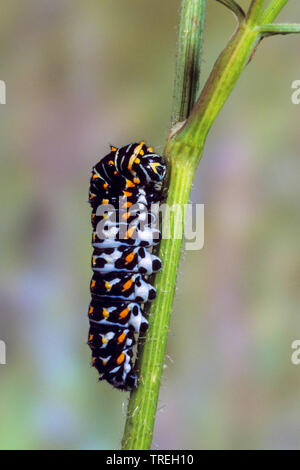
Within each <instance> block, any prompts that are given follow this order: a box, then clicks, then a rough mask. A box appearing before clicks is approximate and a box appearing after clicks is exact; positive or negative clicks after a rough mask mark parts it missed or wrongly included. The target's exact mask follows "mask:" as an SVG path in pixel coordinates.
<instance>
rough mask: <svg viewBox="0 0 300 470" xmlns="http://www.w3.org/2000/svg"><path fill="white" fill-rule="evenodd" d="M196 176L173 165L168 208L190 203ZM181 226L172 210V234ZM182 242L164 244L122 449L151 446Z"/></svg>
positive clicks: (181, 164)
mask: <svg viewBox="0 0 300 470" xmlns="http://www.w3.org/2000/svg"><path fill="white" fill-rule="evenodd" d="M193 176H194V171H193V168H191V167H189V166H188V165H186V164H184V162H183V161H181V162H175V163H174V164H173V165H172V168H171V177H170V186H169V194H170V197H169V198H168V201H167V203H168V205H169V207H172V206H173V204H175V205H178V206H179V207H183V206H184V205H185V204H187V203H188V201H189V195H190V190H191V186H192V182H193ZM182 226H183V220H182V217H181V213H180V211H178V210H175V211H170V233H171V234H174V233H175V232H176V233H178V227H182ZM181 242H182V240H181V239H176V238H174V237H171V238H170V239H163V240H162V242H161V246H160V257H161V259H162V262H163V269H162V271H161V272H160V273H159V274H158V275H157V277H156V283H155V287H156V290H157V298H156V301H155V302H154V303H153V307H152V308H151V310H150V314H149V330H148V334H147V338H146V341H145V344H144V346H143V351H142V355H141V359H140V362H139V369H140V377H139V387H138V389H137V390H136V391H135V392H133V393H132V395H131V399H130V403H129V408H128V418H127V423H126V427H125V433H124V438H123V449H128V450H137V449H139V450H140V449H142V450H143V449H144V450H145V449H149V448H150V446H151V442H152V434H153V426H154V420H155V414H156V408H157V401H158V394H159V388H160V380H161V374H162V369H163V364H164V357H165V350H166V343H167V337H168V332H169V323H170V312H171V309H172V303H173V297H174V291H175V285H176V277H177V268H178V263H179V259H180V255H181Z"/></svg>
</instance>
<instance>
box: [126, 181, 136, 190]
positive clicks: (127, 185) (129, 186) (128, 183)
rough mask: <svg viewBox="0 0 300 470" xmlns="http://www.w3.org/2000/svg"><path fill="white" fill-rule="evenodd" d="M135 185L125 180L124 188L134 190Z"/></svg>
mask: <svg viewBox="0 0 300 470" xmlns="http://www.w3.org/2000/svg"><path fill="white" fill-rule="evenodd" d="M134 187H135V184H133V182H132V181H130V180H126V188H134Z"/></svg>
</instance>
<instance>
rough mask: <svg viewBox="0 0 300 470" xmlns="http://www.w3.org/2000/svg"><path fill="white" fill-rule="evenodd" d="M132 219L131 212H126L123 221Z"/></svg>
mask: <svg viewBox="0 0 300 470" xmlns="http://www.w3.org/2000/svg"><path fill="white" fill-rule="evenodd" d="M129 217H130V212H126V213H125V214H123V215H122V219H123V220H127V219H129Z"/></svg>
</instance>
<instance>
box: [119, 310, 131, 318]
mask: <svg viewBox="0 0 300 470" xmlns="http://www.w3.org/2000/svg"><path fill="white" fill-rule="evenodd" d="M129 312H130V310H129V308H128V307H127V308H125V309H124V310H122V312H121V313H120V315H119V319H120V320H122V319H123V318H125V317H127V315H128V313H129Z"/></svg>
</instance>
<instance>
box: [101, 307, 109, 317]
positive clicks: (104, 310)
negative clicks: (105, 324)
mask: <svg viewBox="0 0 300 470" xmlns="http://www.w3.org/2000/svg"><path fill="white" fill-rule="evenodd" d="M102 315H103V317H104V318H108V317H109V312H108V310H106V308H103V309H102Z"/></svg>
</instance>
